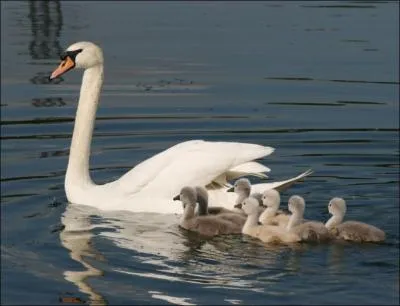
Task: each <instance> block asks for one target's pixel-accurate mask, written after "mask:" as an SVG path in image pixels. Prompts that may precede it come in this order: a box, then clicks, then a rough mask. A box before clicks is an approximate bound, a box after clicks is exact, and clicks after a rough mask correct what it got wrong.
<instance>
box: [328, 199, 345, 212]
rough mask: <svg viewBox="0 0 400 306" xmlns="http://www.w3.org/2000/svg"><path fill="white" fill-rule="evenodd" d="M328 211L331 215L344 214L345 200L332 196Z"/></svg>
mask: <svg viewBox="0 0 400 306" xmlns="http://www.w3.org/2000/svg"><path fill="white" fill-rule="evenodd" d="M328 211H329V213H330V214H331V215H333V216H344V215H345V214H346V201H345V200H344V199H342V198H333V199H331V200H330V201H329V204H328Z"/></svg>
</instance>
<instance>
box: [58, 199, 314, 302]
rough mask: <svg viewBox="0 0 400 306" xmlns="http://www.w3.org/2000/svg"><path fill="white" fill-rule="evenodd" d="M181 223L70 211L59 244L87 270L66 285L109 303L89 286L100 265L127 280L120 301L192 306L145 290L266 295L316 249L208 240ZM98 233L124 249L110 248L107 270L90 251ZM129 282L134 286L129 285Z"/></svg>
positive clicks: (69, 275) (233, 238) (238, 238)
mask: <svg viewBox="0 0 400 306" xmlns="http://www.w3.org/2000/svg"><path fill="white" fill-rule="evenodd" d="M179 217H180V216H179V215H174V214H156V213H131V212H126V211H114V212H111V211H107V212H104V211H99V210H97V209H95V208H93V207H89V206H80V205H69V206H68V207H67V209H66V211H65V213H64V215H63V218H62V222H63V224H64V226H65V229H64V231H63V232H62V233H61V235H60V238H61V241H62V244H63V246H64V247H66V248H67V249H68V250H69V251H70V256H71V258H72V259H73V260H75V261H77V262H79V263H81V264H82V266H83V267H84V268H85V269H86V270H85V271H83V272H82V271H81V272H76V271H66V272H65V274H64V275H65V278H66V280H68V281H70V282H72V283H74V284H75V285H76V286H77V287H78V288H79V290H80V291H81V292H83V293H86V294H88V295H89V297H90V300H91V302H92V303H97V304H99V303H100V304H101V303H105V299H104V298H103V297H102V296H101V293H98V292H96V291H95V290H94V289H93V288H92V287H91V286H90V285H89V284H88V282H87V280H88V278H100V277H103V271H102V269H101V268H99V267H98V266H102V267H104V268H103V269H105V271H104V272H106V273H107V275H111V274H112V273H117V274H119V275H120V277H121V279H125V280H124V281H123V282H122V281H120V283H118V284H116V288H113V290H114V289H115V290H117V291H121V294H122V295H123V294H128V295H132V294H133V293H134V294H135V295H136V296H145V299H161V300H164V301H168V302H170V303H176V304H182V305H183V304H186V305H190V304H192V303H194V301H193V300H191V299H190V298H189V297H187V296H186V297H185V296H181V297H178V296H171V294H169V293H168V292H162V291H160V290H159V289H155V288H154V287H153V288H154V289H153V290H151V289H150V288H149V287H146V286H145V285H143V284H146V283H148V281H149V280H154V281H158V282H167V283H171V282H172V283H176V284H182V285H184V284H198V285H200V286H202V287H203V288H223V289H233V290H236V291H237V290H243V291H250V292H267V291H268V289H269V288H268V286H270V285H271V286H272V285H273V284H275V283H276V282H279V281H281V279H282V278H284V277H285V276H286V275H289V274H292V273H293V272H295V271H296V270H298V269H299V266H300V262H299V258H300V257H301V256H299V251H300V252H303V251H305V250H307V249H308V248H309V247H311V246H304V245H301V244H293V245H290V246H288V245H266V244H263V243H262V242H260V241H258V240H255V239H253V238H251V237H245V236H242V235H228V236H217V237H214V238H208V239H207V238H204V237H201V236H199V235H197V234H196V233H191V232H188V231H185V230H182V229H180V228H179V227H178V224H179ZM94 235H96V238H95V239H96V242H97V239H99V238H100V240H101V241H102V242H104V243H106V244H107V245H108V246H116V247H118V248H120V249H119V250H114V249H113V248H112V247H111V249H110V250H109V251H108V250H107V253H106V257H107V263H106V265H104V264H101V262H102V261H104V260H105V259H104V257H103V255H102V254H99V252H98V251H97V250H96V249H95V248H94V247H93V244H92V241H91V240H92V239H93V237H94ZM109 242H111V244H108V243H109ZM121 251H122V252H123V256H121ZM88 261H90V263H88ZM121 261H122V263H121ZM96 262H97V263H98V264H96ZM123 275H125V276H123ZM125 277H128V279H131V280H130V281H129V280H128V281H126V278H125ZM114 280H115V278H114ZM141 280H143V281H141ZM167 283H166V284H167ZM110 290H111V288H110ZM167 291H168V290H167ZM236 302H240V301H236V300H235V303H236Z"/></svg>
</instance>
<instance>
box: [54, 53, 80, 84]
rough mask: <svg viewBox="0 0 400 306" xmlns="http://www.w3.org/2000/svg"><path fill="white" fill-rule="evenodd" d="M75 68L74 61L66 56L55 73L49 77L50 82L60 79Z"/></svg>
mask: <svg viewBox="0 0 400 306" xmlns="http://www.w3.org/2000/svg"><path fill="white" fill-rule="evenodd" d="M74 67H75V62H74V60H73V59H72V58H71V57H69V56H66V57H65V58H64V59H63V60H62V61H61V63H60V65H59V66H58V67H57V68H56V69H55V70H54V71H53V73H52V74H51V76H50V77H49V79H50V80H53V79H55V78H58V77H59V76H61V75H62V74H64V73H66V72H67V71H69V70H71V69H72V68H74Z"/></svg>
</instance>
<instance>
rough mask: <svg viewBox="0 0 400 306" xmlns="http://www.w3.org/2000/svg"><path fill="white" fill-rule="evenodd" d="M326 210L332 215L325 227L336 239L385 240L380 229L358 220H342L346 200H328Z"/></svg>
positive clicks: (358, 240)
mask: <svg viewBox="0 0 400 306" xmlns="http://www.w3.org/2000/svg"><path fill="white" fill-rule="evenodd" d="M328 211H329V213H330V214H331V215H332V217H331V218H330V219H329V220H328V222H326V224H325V226H326V228H327V229H328V230H329V231H330V232H331V233H332V235H334V236H335V237H336V238H338V239H344V240H349V241H356V242H380V241H384V240H385V236H386V235H385V232H384V231H382V230H381V229H379V228H377V227H375V226H373V225H370V224H367V223H363V222H358V221H346V222H343V223H342V221H343V218H344V216H345V214H346V202H345V200H344V199H342V198H333V199H331V200H330V201H329V204H328Z"/></svg>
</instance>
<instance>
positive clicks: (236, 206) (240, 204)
mask: <svg viewBox="0 0 400 306" xmlns="http://www.w3.org/2000/svg"><path fill="white" fill-rule="evenodd" d="M233 207H234V208H239V209H242V203H239V204H236V205H235V206H233Z"/></svg>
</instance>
